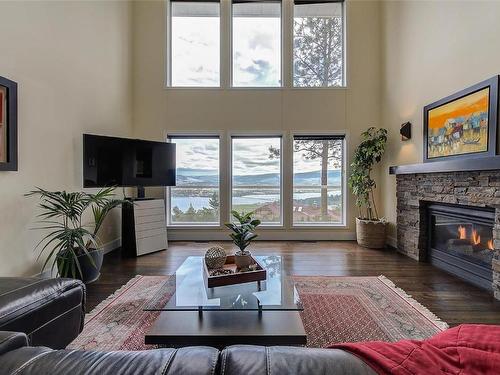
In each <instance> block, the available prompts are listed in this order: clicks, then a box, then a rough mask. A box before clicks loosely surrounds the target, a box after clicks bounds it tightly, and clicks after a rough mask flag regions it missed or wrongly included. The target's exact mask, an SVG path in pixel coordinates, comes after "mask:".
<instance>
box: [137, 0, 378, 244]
mask: <svg viewBox="0 0 500 375" xmlns="http://www.w3.org/2000/svg"><path fill="white" fill-rule="evenodd" d="M225 1H226V0H225ZM133 24H134V40H133V45H134V48H133V82H134V99H133V100H134V120H133V126H134V134H135V136H136V137H140V138H147V139H157V140H161V139H163V137H164V134H165V133H166V132H196V131H201V132H207V131H213V132H220V131H223V132H248V131H251V132H287V131H311V132H314V131H318V132H320V131H328V132H330V131H331V132H334V131H342V132H343V131H345V132H346V133H347V135H348V145H347V146H348V150H349V156H350V155H352V151H353V149H354V147H355V145H356V144H357V142H358V140H359V134H360V132H361V131H362V130H364V129H366V128H367V127H369V126H380V84H381V81H380V73H381V65H380V58H381V53H380V3H379V2H378V1H349V2H348V7H347V70H348V76H347V85H348V87H347V88H345V89H344V88H339V89H202V90H200V89H165V88H164V71H165V69H164V56H165V45H166V35H165V29H166V25H165V6H164V3H163V2H162V1H139V2H135V3H134V6H133ZM285 188H286V186H285ZM354 216H355V210H354V206H353V199H351V197H349V207H348V219H349V220H348V227H347V228H344V229H328V230H326V231H323V232H322V233H321V235H324V236H327V237H328V238H337V239H346V238H354V237H353V235H354V233H353V231H354ZM180 231H181V230H170V232H169V236H170V238H193V236H200V237H205V236H206V235H207V234H208V233H211V234H213V233H214V231H210V232H203V231H200V230H196V231H195V232H194V233H193V232H191V233H189V234H186V233H185V232H180ZM291 235H292V234H290V233H288V234H286V235H285V234H283V231H275V232H272V231H266V232H263V233H262V236H261V237H262V238H285V237H287V236H288V238H293V237H290V236H291ZM304 235H305V234H298V232H295V237H297V236H299V237H302V238H303V237H304ZM307 235H308V236H313V237H314V236H317V235H318V234H311V232H309V234H307ZM315 238H318V237H315Z"/></svg>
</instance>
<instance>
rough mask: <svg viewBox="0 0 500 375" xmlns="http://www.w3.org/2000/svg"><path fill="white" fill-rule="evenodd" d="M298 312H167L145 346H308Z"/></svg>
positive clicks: (155, 324) (148, 334) (154, 328)
mask: <svg viewBox="0 0 500 375" xmlns="http://www.w3.org/2000/svg"><path fill="white" fill-rule="evenodd" d="M306 342H307V339H306V332H305V330H304V325H303V324H302V320H301V319H300V315H299V312H297V311H263V312H262V313H259V312H257V311H203V313H202V314H200V313H198V312H196V311H164V312H162V313H160V316H159V317H158V319H157V320H156V322H155V323H154V324H153V326H152V328H151V330H150V331H149V332H148V333H147V334H146V337H145V343H146V344H153V345H161V346H174V347H182V346H196V345H206V346H213V347H216V348H223V347H225V346H229V345H235V344H248V345H265V346H272V345H294V346H295V345H305V344H306Z"/></svg>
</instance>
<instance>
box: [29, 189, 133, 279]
mask: <svg viewBox="0 0 500 375" xmlns="http://www.w3.org/2000/svg"><path fill="white" fill-rule="evenodd" d="M113 192H114V188H104V189H101V190H100V191H99V192H97V193H96V194H89V193H84V192H73V193H68V192H66V191H47V190H44V189H40V188H37V189H36V190H33V191H31V192H30V193H28V194H26V195H27V196H38V197H39V199H40V203H39V207H40V208H41V209H42V212H41V213H40V214H39V215H38V217H39V218H40V221H39V223H40V224H41V225H40V226H39V227H38V228H36V229H40V230H48V231H49V233H48V234H46V235H45V236H44V237H43V238H42V239H41V241H40V242H39V243H38V245H37V246H36V248H39V247H41V249H40V253H39V255H38V258H40V257H41V256H42V255H43V254H46V259H45V262H44V264H43V267H42V272H43V271H44V270H45V267H46V266H47V264H48V263H49V262H50V261H51V260H52V269H51V270H52V271H53V270H54V268H55V267H57V271H58V275H59V276H60V277H72V278H76V279H80V280H82V281H83V282H85V283H90V282H92V281H95V280H97V279H98V278H99V274H100V270H101V265H102V259H103V250H102V246H101V243H100V240H99V236H98V233H99V229H100V228H101V226H102V223H103V222H104V219H105V218H106V216H107V215H108V213H109V212H110V211H111V210H112V209H113V208H115V207H117V206H118V205H120V204H122V203H123V202H124V201H123V200H121V199H115V198H114V193H113ZM87 211H91V214H92V215H91V217H92V219H93V222H92V223H90V224H83V220H84V216H85V214H86V212H87Z"/></svg>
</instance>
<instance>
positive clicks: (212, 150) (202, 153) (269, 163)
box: [174, 138, 321, 175]
mask: <svg viewBox="0 0 500 375" xmlns="http://www.w3.org/2000/svg"><path fill="white" fill-rule="evenodd" d="M174 142H175V143H176V144H177V168H189V169H204V170H208V171H214V172H215V173H216V171H217V170H218V168H219V140H218V139H210V138H205V139H175V140H174ZM279 145H280V139H279V138H253V139H249V138H235V139H234V140H233V168H234V169H233V174H234V175H253V174H266V173H279V172H280V161H279V160H276V159H274V160H273V159H270V158H269V147H270V146H273V147H275V148H279ZM320 169H321V165H320V160H307V159H305V158H304V156H303V154H302V153H300V154H299V153H296V154H294V171H295V172H312V171H318V170H320Z"/></svg>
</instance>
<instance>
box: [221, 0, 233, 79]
mask: <svg viewBox="0 0 500 375" xmlns="http://www.w3.org/2000/svg"><path fill="white" fill-rule="evenodd" d="M231 35H232V33H231V0H221V1H220V79H221V87H222V88H228V87H230V86H231V64H232V62H231V59H232V57H231V54H232V52H231Z"/></svg>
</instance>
